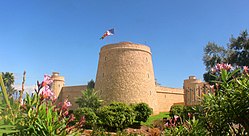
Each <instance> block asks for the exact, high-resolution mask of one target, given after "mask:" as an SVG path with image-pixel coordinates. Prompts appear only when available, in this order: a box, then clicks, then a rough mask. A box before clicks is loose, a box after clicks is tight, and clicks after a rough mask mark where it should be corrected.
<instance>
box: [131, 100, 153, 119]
mask: <svg viewBox="0 0 249 136" xmlns="http://www.w3.org/2000/svg"><path fill="white" fill-rule="evenodd" d="M132 107H133V110H134V111H135V113H136V118H135V120H136V121H138V122H141V121H143V122H146V121H147V119H148V118H149V116H150V115H151V114H152V112H153V109H152V108H150V107H149V105H148V104H147V103H138V104H135V105H133V106H132Z"/></svg>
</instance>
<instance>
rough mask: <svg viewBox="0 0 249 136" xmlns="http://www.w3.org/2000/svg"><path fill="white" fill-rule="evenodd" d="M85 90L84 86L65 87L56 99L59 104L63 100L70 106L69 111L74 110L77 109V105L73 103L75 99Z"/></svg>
mask: <svg viewBox="0 0 249 136" xmlns="http://www.w3.org/2000/svg"><path fill="white" fill-rule="evenodd" d="M86 88H87V86H86V85H79V86H65V87H63V88H62V90H61V93H60V95H59V97H58V101H59V102H63V101H64V100H65V99H68V101H69V102H70V103H71V104H72V106H71V107H69V109H70V110H75V109H77V108H78V104H76V103H75V101H76V99H77V98H79V97H81V96H82V93H81V92H82V91H84V90H85V89H86Z"/></svg>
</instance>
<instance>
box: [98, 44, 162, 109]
mask: <svg viewBox="0 0 249 136" xmlns="http://www.w3.org/2000/svg"><path fill="white" fill-rule="evenodd" d="M95 89H96V90H98V91H99V94H100V97H101V99H103V100H104V102H105V103H106V104H108V103H110V102H112V101H118V102H124V103H139V102H145V103H147V104H148V105H149V106H150V107H151V108H153V110H154V112H155V111H156V107H157V99H156V91H155V78H154V71H153V65H152V57H151V51H150V48H149V47H148V46H145V45H141V44H134V43H131V42H121V43H117V44H109V45H106V46H103V47H102V48H101V50H100V54H99V63H98V71H97V76H96V83H95Z"/></svg>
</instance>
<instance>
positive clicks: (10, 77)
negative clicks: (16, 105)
mask: <svg viewBox="0 0 249 136" xmlns="http://www.w3.org/2000/svg"><path fill="white" fill-rule="evenodd" d="M2 78H3V82H4V85H5V87H6V91H7V93H8V95H9V96H11V95H13V94H14V93H15V92H16V89H15V88H14V87H13V85H14V82H15V78H14V74H13V73H10V72H5V73H4V72H2Z"/></svg>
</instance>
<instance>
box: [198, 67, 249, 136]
mask: <svg viewBox="0 0 249 136" xmlns="http://www.w3.org/2000/svg"><path fill="white" fill-rule="evenodd" d="M212 71H213V75H214V77H215V79H216V80H215V81H214V82H215V84H216V85H215V86H211V90H212V92H213V93H212V94H207V95H205V96H204V98H203V100H202V103H201V105H200V106H201V109H199V110H198V111H197V112H198V113H199V115H200V119H201V121H202V122H203V124H205V127H206V129H207V130H208V131H209V132H210V133H211V134H212V135H228V134H230V135H248V134H249V124H248V122H249V116H248V115H249V91H248V90H249V74H248V67H247V66H244V67H243V69H241V68H240V67H237V68H233V67H232V66H231V65H228V64H217V65H216V67H215V68H213V69H212ZM236 126H239V127H236Z"/></svg>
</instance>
